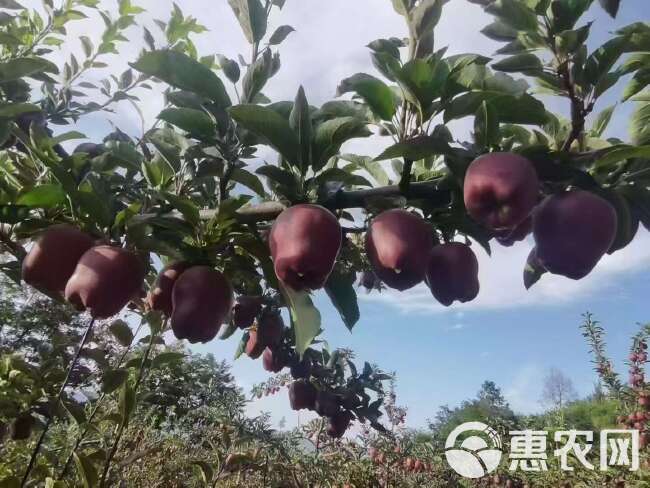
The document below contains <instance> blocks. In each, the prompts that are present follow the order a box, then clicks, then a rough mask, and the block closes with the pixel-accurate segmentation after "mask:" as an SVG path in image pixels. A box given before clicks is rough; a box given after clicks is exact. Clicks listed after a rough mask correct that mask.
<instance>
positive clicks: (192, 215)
mask: <svg viewBox="0 0 650 488" xmlns="http://www.w3.org/2000/svg"><path fill="white" fill-rule="evenodd" d="M162 195H163V197H165V199H166V200H167V201H168V202H169V203H171V204H172V205H173V206H174V207H175V208H176V210H178V211H179V212H180V213H182V214H183V217H185V219H186V220H187V221H188V222H189V223H190V224H192V225H195V226H196V225H198V224H199V222H200V220H201V216H200V212H199V208H198V207H197V206H196V205H195V204H194V202H193V201H192V200H190V199H189V198H185V197H179V196H178V195H175V194H173V193H169V192H163V193H162Z"/></svg>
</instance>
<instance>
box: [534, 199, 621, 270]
mask: <svg viewBox="0 0 650 488" xmlns="http://www.w3.org/2000/svg"><path fill="white" fill-rule="evenodd" d="M533 219H534V221H533V233H534V235H535V242H536V248H537V258H538V259H539V260H540V261H541V263H542V265H543V266H544V268H546V269H547V270H548V271H549V272H551V273H554V274H559V275H562V276H566V277H568V278H571V279H574V280H579V279H581V278H584V277H585V276H587V275H588V274H589V273H590V272H591V270H593V269H594V267H595V266H596V264H598V261H600V258H601V257H603V255H604V254H605V253H606V252H607V250H608V249H609V248H610V246H611V245H612V242H613V241H614V237H615V236H616V226H617V218H616V212H615V211H614V207H612V205H611V204H610V203H609V202H607V200H605V199H603V198H601V197H599V196H597V195H595V194H593V193H590V192H587V191H583V190H575V191H569V192H564V193H560V194H557V195H552V196H550V197H548V198H546V199H545V200H544V202H543V203H542V204H541V205H540V206H539V207H538V209H537V210H536V211H535V215H534V217H533Z"/></svg>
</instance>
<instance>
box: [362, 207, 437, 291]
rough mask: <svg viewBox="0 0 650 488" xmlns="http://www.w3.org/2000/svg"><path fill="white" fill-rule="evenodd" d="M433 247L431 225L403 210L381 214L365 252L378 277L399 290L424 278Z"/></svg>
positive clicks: (368, 234)
mask: <svg viewBox="0 0 650 488" xmlns="http://www.w3.org/2000/svg"><path fill="white" fill-rule="evenodd" d="M432 247H433V231H432V229H431V227H430V226H429V224H428V223H427V222H425V220H424V219H423V218H422V217H420V216H418V215H416V214H413V213H410V212H407V211H405V210H401V209H393V210H387V211H386V212H382V213H381V214H379V215H378V216H377V217H375V218H374V219H373V220H372V223H371V224H370V228H369V230H368V233H367V235H366V253H367V254H368V259H369V260H370V264H371V265H372V267H373V270H374V272H375V274H376V275H377V277H378V278H379V279H380V280H381V281H383V282H384V283H386V285H388V286H390V287H391V288H395V289H397V290H406V289H408V288H412V287H413V286H415V285H417V284H418V283H420V282H421V281H422V280H423V279H424V274H425V272H426V268H427V263H428V262H429V255H430V253H431V248H432Z"/></svg>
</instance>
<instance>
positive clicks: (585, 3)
mask: <svg viewBox="0 0 650 488" xmlns="http://www.w3.org/2000/svg"><path fill="white" fill-rule="evenodd" d="M592 3H593V0H553V2H552V3H551V12H552V14H553V15H552V19H551V25H552V28H553V31H554V32H562V31H565V30H569V29H573V27H574V26H575V24H576V22H577V21H578V19H579V18H580V17H582V15H583V14H584V13H585V12H586V11H587V9H589V7H590V6H591V4H592Z"/></svg>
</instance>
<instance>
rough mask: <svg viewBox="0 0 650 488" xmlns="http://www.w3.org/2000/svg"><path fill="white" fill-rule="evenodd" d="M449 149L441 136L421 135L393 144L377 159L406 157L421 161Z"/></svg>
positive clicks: (376, 159) (444, 152)
mask: <svg viewBox="0 0 650 488" xmlns="http://www.w3.org/2000/svg"><path fill="white" fill-rule="evenodd" d="M449 150H450V148H449V144H448V143H447V141H445V140H443V139H441V138H438V137H433V136H419V137H415V138H413V139H410V140H408V141H404V142H398V143H397V144H393V145H392V146H390V147H389V148H387V149H386V150H385V151H384V152H382V153H381V154H380V155H379V156H377V157H376V158H375V161H384V160H387V159H392V158H404V159H409V160H411V161H419V160H420V159H424V158H428V157H430V156H437V155H440V154H446V153H447V152H449Z"/></svg>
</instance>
